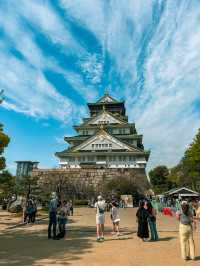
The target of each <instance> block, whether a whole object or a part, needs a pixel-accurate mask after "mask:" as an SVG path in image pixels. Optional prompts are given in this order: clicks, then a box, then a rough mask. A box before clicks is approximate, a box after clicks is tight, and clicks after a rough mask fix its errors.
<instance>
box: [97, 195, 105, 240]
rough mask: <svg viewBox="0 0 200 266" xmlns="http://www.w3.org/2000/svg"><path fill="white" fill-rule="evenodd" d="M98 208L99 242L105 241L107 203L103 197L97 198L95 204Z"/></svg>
mask: <svg viewBox="0 0 200 266" xmlns="http://www.w3.org/2000/svg"><path fill="white" fill-rule="evenodd" d="M95 208H96V227H97V242H99V241H101V240H102V241H103V240H104V222H105V216H104V212H105V208H106V203H105V200H103V198H102V196H100V195H99V196H98V197H97V202H96V203H95Z"/></svg>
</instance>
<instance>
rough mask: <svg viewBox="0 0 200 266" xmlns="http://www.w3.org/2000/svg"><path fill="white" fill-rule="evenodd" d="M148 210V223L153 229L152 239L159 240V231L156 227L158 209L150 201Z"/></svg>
mask: <svg viewBox="0 0 200 266" xmlns="http://www.w3.org/2000/svg"><path fill="white" fill-rule="evenodd" d="M146 207H147V212H148V218H147V221H148V224H149V227H150V231H151V239H150V240H151V241H157V240H158V232H157V229H156V209H155V208H153V206H152V204H151V202H150V201H148V202H147V203H146Z"/></svg>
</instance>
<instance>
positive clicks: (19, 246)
mask: <svg viewBox="0 0 200 266" xmlns="http://www.w3.org/2000/svg"><path fill="white" fill-rule="evenodd" d="M42 223H45V222H44V221H42ZM46 223H47V222H46ZM74 229H75V231H68V232H67V236H66V238H65V239H61V240H52V239H50V240H49V239H47V230H43V231H41V230H38V231H29V230H26V228H23V229H20V230H15V231H11V232H4V233H3V234H2V235H1V238H0V246H1V249H0V258H1V260H0V265H20V266H27V265H37V266H39V265H51V264H56V263H59V265H70V262H68V261H72V260H78V259H80V256H81V254H83V253H85V252H91V248H92V243H93V242H94V241H93V240H92V239H91V237H92V236H94V232H95V227H92V228H91V227H90V226H83V227H81V226H80V227H75V228H74Z"/></svg>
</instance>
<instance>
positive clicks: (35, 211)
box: [31, 198, 37, 223]
mask: <svg viewBox="0 0 200 266" xmlns="http://www.w3.org/2000/svg"><path fill="white" fill-rule="evenodd" d="M32 204H33V211H32V216H31V222H32V223H34V222H35V218H36V213H37V204H36V200H35V198H33V199H32Z"/></svg>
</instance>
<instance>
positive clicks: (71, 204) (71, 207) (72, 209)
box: [69, 200, 74, 216]
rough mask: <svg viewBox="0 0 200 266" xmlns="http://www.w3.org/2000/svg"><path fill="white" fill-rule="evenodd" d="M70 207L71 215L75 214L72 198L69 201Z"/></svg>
mask: <svg viewBox="0 0 200 266" xmlns="http://www.w3.org/2000/svg"><path fill="white" fill-rule="evenodd" d="M69 208H70V215H71V216H73V214H74V207H73V202H72V200H70V201H69Z"/></svg>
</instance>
